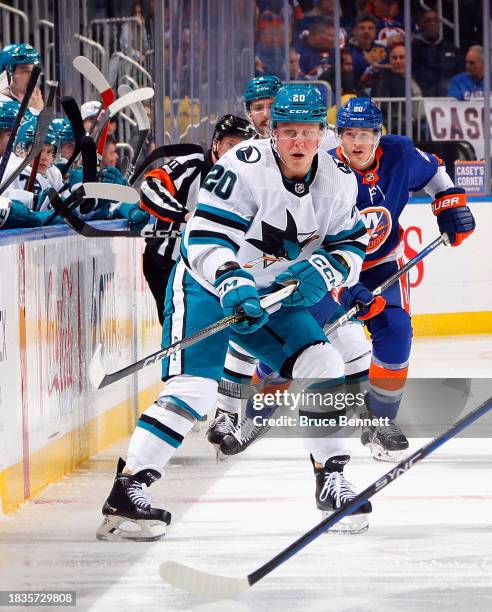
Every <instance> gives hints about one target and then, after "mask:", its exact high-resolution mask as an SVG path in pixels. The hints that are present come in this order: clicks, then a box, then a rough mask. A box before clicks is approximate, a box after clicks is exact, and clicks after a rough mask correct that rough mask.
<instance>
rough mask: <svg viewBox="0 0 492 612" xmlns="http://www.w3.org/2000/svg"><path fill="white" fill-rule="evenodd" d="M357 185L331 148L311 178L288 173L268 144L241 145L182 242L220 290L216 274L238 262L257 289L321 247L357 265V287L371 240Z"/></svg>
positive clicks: (210, 183) (224, 163)
mask: <svg viewBox="0 0 492 612" xmlns="http://www.w3.org/2000/svg"><path fill="white" fill-rule="evenodd" d="M356 196H357V181H356V179H355V176H354V174H353V172H352V171H351V170H350V168H348V167H347V166H346V165H345V164H344V163H342V162H341V161H339V160H338V159H334V158H333V157H332V156H330V155H328V154H327V153H326V152H324V151H320V152H319V154H318V155H317V156H316V157H315V158H314V162H313V165H312V167H311V170H310V172H309V173H308V175H307V177H305V179H304V180H296V181H289V180H287V179H285V177H283V176H282V174H281V172H280V170H279V166H278V164H277V161H276V159H275V156H274V153H273V151H272V147H271V144H270V141H269V140H257V141H254V142H253V141H249V142H247V143H244V142H243V143H240V144H238V145H236V146H235V147H234V148H233V149H231V150H230V151H228V152H227V153H226V154H225V155H224V156H223V157H221V158H220V160H219V162H218V163H217V164H216V165H215V166H214V167H213V168H212V170H211V171H210V173H209V174H208V176H207V178H206V179H205V181H204V182H203V184H202V188H201V189H200V192H199V196H198V204H197V207H196V209H195V212H194V214H193V217H192V218H191V219H190V220H189V221H188V223H187V225H186V232H185V235H184V239H183V240H182V244H181V256H182V259H183V261H184V263H185V265H186V266H187V268H188V269H189V270H190V272H191V274H192V275H193V276H194V278H195V279H196V280H197V281H198V282H199V283H200V284H201V285H202V286H204V287H205V288H206V289H208V290H213V282H214V280H215V274H216V271H217V269H218V268H219V267H220V266H222V265H223V264H225V263H226V262H230V261H237V262H238V263H239V265H240V266H241V267H243V268H244V269H246V270H248V271H249V272H250V273H251V274H252V275H253V276H254V278H255V280H256V283H257V286H258V288H260V289H262V288H266V287H269V286H271V285H272V283H273V282H274V279H275V277H276V276H277V275H278V274H279V273H280V272H283V271H284V270H286V269H287V268H288V267H289V266H290V265H292V264H293V263H295V262H297V261H301V260H305V259H308V258H309V257H310V256H311V254H312V253H313V252H314V251H315V250H316V249H319V248H323V249H325V250H326V251H327V252H329V253H339V254H341V255H343V256H344V257H345V258H347V259H348V260H349V261H350V264H351V267H350V275H349V277H348V279H347V281H346V284H352V283H354V282H356V280H357V278H358V276H359V272H360V269H361V264H362V260H363V258H364V253H365V249H366V245H367V241H368V236H367V232H366V229H365V226H364V223H363V222H362V221H361V218H360V215H359V212H358V211H357V208H356V206H355V203H356Z"/></svg>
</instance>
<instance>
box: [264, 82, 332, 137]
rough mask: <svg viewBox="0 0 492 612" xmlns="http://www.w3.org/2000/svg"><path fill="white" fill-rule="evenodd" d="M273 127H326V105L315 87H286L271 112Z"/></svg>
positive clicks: (276, 98)
mask: <svg viewBox="0 0 492 612" xmlns="http://www.w3.org/2000/svg"><path fill="white" fill-rule="evenodd" d="M270 122H271V127H272V129H273V128H274V127H275V126H276V124H277V123H281V122H284V123H320V124H321V125H322V126H323V127H326V104H325V103H324V102H323V97H322V96H321V93H320V91H319V89H318V88H317V87H316V86H315V85H284V86H283V87H282V88H281V89H279V91H278V93H277V95H276V96H275V100H274V102H273V104H272V110H271V118H270Z"/></svg>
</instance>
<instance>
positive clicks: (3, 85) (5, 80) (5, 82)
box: [0, 70, 9, 93]
mask: <svg viewBox="0 0 492 612" xmlns="http://www.w3.org/2000/svg"><path fill="white" fill-rule="evenodd" d="M8 86H9V77H8V76H7V71H6V70H4V71H3V72H2V73H0V93H1V92H2V91H3V90H4V89H7V87H8Z"/></svg>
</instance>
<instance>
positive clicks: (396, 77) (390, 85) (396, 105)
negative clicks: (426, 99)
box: [373, 45, 422, 134]
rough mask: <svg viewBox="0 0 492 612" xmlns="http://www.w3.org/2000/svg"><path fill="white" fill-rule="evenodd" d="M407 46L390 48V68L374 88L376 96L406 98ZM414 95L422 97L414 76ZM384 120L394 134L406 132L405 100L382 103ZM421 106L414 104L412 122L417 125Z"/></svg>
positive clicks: (412, 88) (412, 90)
mask: <svg viewBox="0 0 492 612" xmlns="http://www.w3.org/2000/svg"><path fill="white" fill-rule="evenodd" d="M405 59H406V58H405V46H404V45H395V46H394V47H393V48H392V49H391V50H390V55H389V70H385V71H384V73H383V74H382V76H381V79H380V80H379V82H378V83H377V85H376V87H375V88H374V90H373V96H374V97H376V98H405ZM411 92H412V97H420V96H421V95H422V92H421V90H420V87H419V86H418V85H417V83H416V82H415V81H414V79H413V78H412V83H411ZM381 110H382V111H383V116H384V122H385V124H386V125H387V126H388V130H389V132H390V133H392V134H402V133H404V124H405V102H393V103H391V104H388V103H385V104H382V106H381ZM418 113H419V108H418V106H417V104H415V105H414V106H412V122H413V125H414V126H416V125H417V120H418Z"/></svg>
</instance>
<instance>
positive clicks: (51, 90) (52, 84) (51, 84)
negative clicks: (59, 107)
mask: <svg viewBox="0 0 492 612" xmlns="http://www.w3.org/2000/svg"><path fill="white" fill-rule="evenodd" d="M47 85H48V98H47V100H46V106H49V107H52V106H53V102H54V100H55V93H56V90H57V88H58V81H48V83H47ZM40 159H41V152H39V153H38V154H37V155H36V157H35V158H34V161H33V162H32V167H31V174H30V175H29V178H28V180H27V183H26V191H31V192H32V190H33V189H34V183H35V182H36V175H37V173H38V167H39V161H40Z"/></svg>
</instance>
